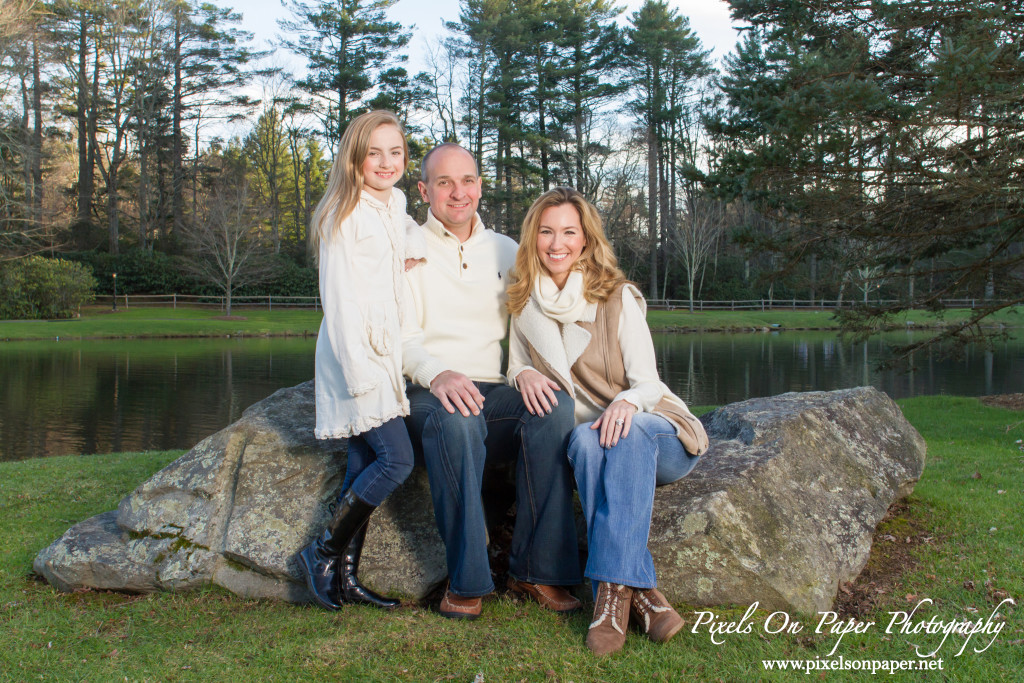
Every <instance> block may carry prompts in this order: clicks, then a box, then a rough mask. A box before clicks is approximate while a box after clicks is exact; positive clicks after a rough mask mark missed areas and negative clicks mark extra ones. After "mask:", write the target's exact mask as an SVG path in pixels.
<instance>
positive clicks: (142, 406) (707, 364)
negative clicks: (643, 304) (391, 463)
mask: <svg viewBox="0 0 1024 683" xmlns="http://www.w3.org/2000/svg"><path fill="white" fill-rule="evenodd" d="M909 335H910V333H898V334H894V335H887V336H878V337H873V338H872V339H870V340H868V341H867V342H866V343H859V344H855V343H852V342H849V341H840V339H839V338H838V337H837V336H836V334H835V333H832V332H772V333H747V334H659V335H655V340H654V342H655V348H656V351H657V354H658V360H659V364H660V372H661V375H662V378H663V379H664V380H665V381H666V383H667V384H668V385H669V386H670V387H671V388H672V389H673V391H675V392H676V393H677V394H679V395H680V396H682V397H683V398H684V399H685V400H686V401H687V402H688V403H690V404H691V405H695V406H705V405H721V404H725V403H732V402H734V401H740V400H743V399H745V398H750V397H755V396H770V395H774V394H779V393H783V392H786V391H809V390H829V389H839V388H846V387H854V386H860V385H865V384H871V385H874V386H876V387H878V388H880V389H882V390H883V391H886V392H887V393H889V395H891V396H893V397H894V398H902V397H906V396H918V395H923V394H955V395H965V396H978V395H985V394H999V393H1010V392H1016V391H1020V388H1021V387H1022V386H1024V342H1022V341H1021V340H1019V339H1014V340H1010V341H1007V342H1001V343H999V344H998V345H997V346H996V348H994V349H993V350H992V351H984V350H981V349H974V348H968V349H965V350H963V351H961V352H959V353H958V354H956V355H954V356H950V357H943V356H941V355H940V354H939V353H938V352H937V351H931V352H920V353H918V354H917V356H916V357H915V359H914V361H915V368H914V369H913V370H911V371H910V372H907V373H900V372H897V371H895V370H893V371H884V372H881V371H878V370H877V369H876V363H877V361H878V360H879V359H880V358H882V357H884V353H885V342H886V341H899V342H904V341H907V340H908V339H910V338H911V337H910V336H909ZM315 343H316V342H315V340H314V339H310V338H269V339H268V338H260V339H186V340H126V341H89V342H50V341H46V342H13V343H11V342H9V343H4V344H2V345H0V460H21V459H24V458H31V457H37V456H48V455H63V454H79V453H81V454H88V453H107V452H119V451H139V450H155V449H171V448H191V447H192V446H193V445H195V444H196V443H197V442H198V441H200V440H201V439H203V438H204V437H206V436H208V435H210V434H212V433H214V432H216V431H217V430H219V429H221V428H223V427H225V426H227V425H228V424H230V423H231V422H233V421H234V420H236V419H238V417H239V416H240V415H241V414H242V411H243V410H245V409H246V408H247V407H248V406H250V405H251V404H253V403H255V402H256V401H259V400H260V399H263V398H265V397H266V396H269V395H270V394H271V393H273V392H274V391H275V390H277V389H279V388H282V387H289V386H293V385H295V384H299V383H300V382H304V381H306V380H308V379H310V378H312V377H313V350H314V346H315Z"/></svg>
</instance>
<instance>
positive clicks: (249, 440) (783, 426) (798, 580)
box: [34, 382, 925, 612]
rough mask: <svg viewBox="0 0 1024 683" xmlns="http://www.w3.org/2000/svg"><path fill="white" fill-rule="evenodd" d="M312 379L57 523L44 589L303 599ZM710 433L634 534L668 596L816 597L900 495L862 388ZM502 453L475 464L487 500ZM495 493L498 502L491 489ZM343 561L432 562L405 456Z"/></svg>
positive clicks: (320, 467)
mask: <svg viewBox="0 0 1024 683" xmlns="http://www.w3.org/2000/svg"><path fill="white" fill-rule="evenodd" d="M313 414H314V405H313V388H312V382H307V383H305V384H301V385H299V386H297V387H294V388H291V389H283V390H281V391H278V392H277V393H275V394H274V395H273V396H271V397H269V398H267V399H266V400H264V401H261V402H260V403H258V404H256V405H254V406H252V407H251V408H249V410H247V411H246V412H245V413H244V414H243V416H242V418H241V419H240V420H239V421H238V422H236V423H235V424H233V425H231V426H229V427H228V428H226V429H224V430H222V431H221V432H218V433H217V434H215V435H213V436H211V437H209V438H208V439H206V440H205V441H203V442H202V443H200V444H199V445H197V446H196V447H195V448H193V449H192V450H191V451H189V452H188V453H186V454H185V455H184V456H182V457H181V458H180V459H178V460H177V461H175V462H174V463H172V464H171V465H169V466H168V467H166V468H165V469H164V470H162V471H160V472H158V473H157V474H156V475H154V476H153V477H152V478H151V479H150V480H149V481H147V482H145V483H143V484H142V485H141V486H139V488H138V489H136V490H135V491H134V492H133V493H132V494H130V495H129V496H127V497H126V498H125V499H124V500H123V501H121V504H120V506H119V508H118V510H117V511H116V512H108V513H105V514H102V515H98V516H96V517H94V518H92V519H89V520H86V521H85V522H82V523H81V524H78V525H76V526H75V527H72V528H71V529H70V530H69V531H68V532H67V533H66V534H65V535H64V536H63V537H61V538H60V539H58V540H57V541H56V542H55V543H53V544H52V545H51V546H49V547H48V548H46V549H44V550H43V551H42V552H40V553H39V555H38V557H37V558H36V561H35V565H34V566H35V570H36V572H38V573H39V574H41V575H43V576H44V577H46V579H47V580H48V581H50V583H51V584H53V585H54V586H56V587H58V588H59V589H61V590H73V589H75V588H82V587H84V588H100V589H113V590H126V591H138V592H143V591H151V590H159V589H165V590H181V589H188V588H193V587H196V586H200V585H205V584H210V583H212V584H216V585H219V586H223V587H224V588H226V589H227V590H229V591H232V592H233V593H236V594H238V595H241V596H245V597H272V598H278V599H282V600H288V601H292V602H303V601H306V600H307V599H308V596H307V593H306V590H305V587H304V585H303V584H301V583H300V582H299V578H298V577H299V574H298V571H297V568H296V565H295V562H294V556H295V553H296V552H297V551H298V550H299V549H300V548H302V547H303V546H304V545H305V544H306V543H308V542H309V540H310V539H311V538H312V537H313V536H314V535H315V534H316V533H317V532H318V531H319V529H320V528H321V526H322V525H323V523H324V522H325V521H326V519H327V515H328V511H327V505H328V503H329V502H330V501H331V500H333V498H334V497H335V495H336V493H337V490H338V488H339V487H340V485H341V480H342V476H343V474H344V466H345V458H344V442H340V441H339V442H320V441H317V440H316V439H315V438H314V436H313V430H312V426H313ZM704 422H705V425H706V426H707V428H708V433H709V435H710V436H711V438H712V446H711V449H710V450H709V451H708V453H707V454H705V455H704V456H703V457H702V458H701V461H700V463H699V464H698V466H697V467H696V468H695V469H694V471H693V472H692V473H691V474H690V475H689V476H688V477H686V478H684V479H682V480H680V481H679V482H676V483H674V484H671V485H669V486H665V487H661V488H659V489H658V490H657V493H656V496H655V507H654V519H653V522H652V527H651V539H650V547H651V550H652V553H653V554H654V559H655V564H656V566H657V568H658V573H659V585H660V587H661V589H662V590H663V591H664V592H665V593H666V595H667V596H668V597H669V598H670V599H671V600H673V601H683V602H689V603H693V604H700V605H712V604H749V603H752V602H754V601H759V602H760V603H761V606H762V607H772V608H775V609H785V610H792V611H798V612H812V611H816V610H819V609H826V608H827V607H829V606H830V605H831V604H832V601H833V599H834V598H835V595H836V591H837V588H838V585H839V582H841V581H845V580H849V579H852V578H854V577H855V576H856V575H857V574H858V573H859V572H860V570H861V568H862V567H863V565H864V563H865V562H866V561H867V557H868V553H869V551H870V547H871V538H872V533H873V532H874V528H875V525H876V524H877V523H878V521H879V520H880V519H881V518H882V516H883V515H884V514H885V511H886V509H887V508H888V507H889V505H891V504H892V503H893V502H894V501H895V500H897V499H898V498H900V497H902V496H905V495H907V494H908V493H909V492H910V491H911V489H912V488H913V484H914V482H916V481H917V479H918V478H919V477H920V474H921V471H922V468H923V466H924V452H925V450H924V442H923V440H922V439H921V437H920V435H918V433H917V432H916V431H915V430H914V428H913V427H911V426H910V424H909V423H908V422H907V421H906V420H905V419H904V418H903V415H902V414H901V413H900V411H899V408H898V407H897V406H896V405H895V404H894V403H893V402H892V401H891V400H890V399H889V398H888V397H887V396H885V394H882V393H880V392H878V391H876V390H874V389H870V388H861V389H852V390H847V391H836V392H816V393H802V394H784V395H782V396H776V397H772V398H762V399H753V400H750V401H744V402H742V403H736V404H733V405H730V406H726V407H725V408H722V409H719V410H717V411H715V412H714V413H711V414H710V415H708V416H705V418H704ZM509 478H510V471H508V470H505V471H498V472H496V473H492V475H491V476H490V477H489V479H488V481H487V482H486V484H485V485H486V486H488V492H487V493H486V494H485V499H487V500H489V501H495V500H497V501H498V502H499V503H501V504H504V503H505V502H507V501H508V500H509V499H508V498H507V497H506V498H505V500H503V501H502V500H500V499H501V498H502V496H501V495H500V494H501V493H502V490H501V489H502V487H503V486H504V488H505V489H506V493H507V488H508V487H507V485H503V483H502V482H505V481H508V480H509ZM500 506H501V505H498V507H500ZM370 524H371V526H370V530H369V533H368V535H367V545H366V548H365V551H364V554H363V562H362V565H361V571H360V577H361V578H362V579H363V580H364V581H365V582H366V583H367V584H368V585H370V586H371V587H373V588H375V589H377V590H379V591H383V592H388V593H391V594H393V595H402V596H406V597H409V598H421V597H423V596H425V595H426V594H427V593H428V592H429V591H430V590H431V588H433V587H434V586H436V585H437V584H439V583H440V582H441V581H443V580H444V578H445V574H446V569H445V562H444V548H443V545H442V543H441V541H440V538H438V536H437V532H436V529H435V526H434V520H433V514H432V507H431V503H430V496H429V488H428V485H427V481H426V475H425V473H424V471H423V470H422V469H421V468H417V469H416V470H414V472H413V475H412V476H411V477H410V478H409V480H408V481H406V483H405V484H403V485H402V487H401V488H399V489H398V490H397V491H396V492H395V493H394V494H393V495H392V496H391V497H390V498H389V499H388V500H387V501H386V502H385V504H384V505H383V506H381V508H380V509H379V510H378V511H377V512H376V513H374V515H373V517H372V518H371V521H370Z"/></svg>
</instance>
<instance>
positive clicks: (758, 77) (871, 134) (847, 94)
mask: <svg viewBox="0 0 1024 683" xmlns="http://www.w3.org/2000/svg"><path fill="white" fill-rule="evenodd" d="M732 4H733V8H734V16H735V17H736V18H738V19H740V20H744V21H747V22H749V23H750V24H751V26H752V27H753V28H754V29H755V30H757V31H758V32H759V33H760V34H761V35H762V36H764V38H765V57H766V59H765V60H764V65H763V67H762V68H759V69H748V70H746V71H744V70H739V69H733V70H732V71H731V74H730V76H731V79H732V81H731V83H727V84H726V93H727V97H728V104H729V106H730V109H731V115H730V118H729V121H728V122H727V124H726V125H725V126H723V127H722V128H721V130H720V133H721V135H723V136H724V137H725V138H726V139H727V141H728V144H729V149H728V151H727V152H726V153H725V154H724V155H723V157H722V164H721V167H720V170H719V171H718V172H717V173H715V174H713V175H712V176H711V177H710V180H711V181H712V183H713V186H714V187H716V188H717V189H718V190H719V191H720V192H721V193H722V195H723V196H726V197H737V196H741V197H745V198H747V199H750V200H753V201H756V202H758V206H759V208H761V209H762V210H763V211H770V212H772V219H773V221H774V222H775V224H776V227H775V233H774V234H773V235H772V236H771V239H770V240H763V241H762V242H761V243H760V244H759V247H761V248H762V249H771V250H772V251H773V252H774V253H775V254H776V255H777V256H778V259H779V268H780V269H793V268H794V267H795V266H796V265H797V264H799V263H800V262H801V261H803V260H804V259H805V258H806V257H807V255H809V254H819V255H822V257H823V258H828V259H830V260H831V261H832V262H833V263H834V266H835V267H834V268H833V270H834V271H835V272H837V273H839V274H841V276H842V277H843V278H844V279H843V280H842V282H843V283H844V284H845V283H847V282H849V283H852V284H854V285H856V286H860V287H861V288H862V289H864V290H866V289H867V288H868V287H870V288H871V289H875V288H876V287H877V286H879V285H882V284H883V283H888V286H889V287H891V292H892V294H894V295H896V296H897V299H898V301H897V303H895V304H891V305H889V304H887V305H873V306H870V307H865V309H864V310H863V311H861V312H860V313H859V314H858V315H855V316H853V317H849V318H848V319H847V322H848V324H849V325H852V326H854V327H857V326H860V325H868V324H871V323H873V322H874V321H875V320H876V319H877V318H878V317H885V316H886V315H888V314H890V313H892V312H894V311H897V310H902V309H904V308H906V307H911V306H936V305H938V301H939V299H940V298H942V297H951V296H965V295H970V296H977V297H979V298H983V297H985V296H986V294H988V295H991V296H993V297H996V296H998V297H1001V298H1002V299H1003V301H1002V302H997V301H995V300H993V301H992V302H991V305H989V306H987V307H986V308H984V309H981V310H978V311H976V312H975V313H974V314H973V315H972V316H971V317H970V318H969V320H968V321H967V322H966V323H964V324H963V325H958V326H955V327H952V328H949V329H947V330H946V331H945V333H944V334H943V335H942V336H956V337H959V338H960V339H961V340H966V339H969V338H971V337H973V336H977V333H978V332H979V328H978V327H977V326H976V324H977V323H978V322H979V321H981V320H982V319H984V317H985V316H986V315H988V314H990V313H991V312H993V311H995V310H998V309H999V308H1001V307H1003V306H1006V305H1011V304H1012V303H1015V302H1019V301H1022V300H1024V282H1022V275H1024V255H1022V249H1021V243H1022V241H1024V239H1022V238H1024V199H1022V197H1024V193H1022V190H1024V187H1022V183H1021V178H1020V174H1019V172H1018V170H1017V169H1019V164H1020V159H1021V158H1022V156H1024V131H1022V129H1021V127H1020V125H1019V108H1020V101H1021V99H1020V98H1021V96H1022V94H1024V58H1022V55H1021V52H1020V49H1019V45H1020V42H1021V39H1022V38H1024V28H1022V26H1024V25H1022V23H1021V21H1020V17H1021V16H1022V14H1024V3H1022V2H1019V1H1017V2H1009V3H999V4H992V3H983V2H977V1H975V0H958V1H953V0H930V1H927V2H921V3H914V4H912V5H908V4H906V3H900V2H877V3H872V4H871V6H870V7H865V6H863V5H862V4H861V3H856V2H837V3H831V4H828V5H823V4H820V3H810V2H797V3H791V2H779V1H775V0H770V1H769V0H761V1H759V0H742V1H741V0H734V1H733V3H732ZM749 52H750V51H749V50H748V53H749ZM736 65H737V66H738V65H739V64H738V63H737V64H736ZM915 279H919V280H921V281H927V282H929V283H930V284H931V286H930V287H928V288H916V287H914V286H913V283H914V281H915ZM893 283H896V284H895V285H894V284H893ZM840 286H843V285H840Z"/></svg>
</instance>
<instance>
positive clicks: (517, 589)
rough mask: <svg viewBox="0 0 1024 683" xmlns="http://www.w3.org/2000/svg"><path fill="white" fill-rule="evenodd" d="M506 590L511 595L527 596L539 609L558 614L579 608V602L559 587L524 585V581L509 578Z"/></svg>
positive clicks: (537, 584)
mask: <svg viewBox="0 0 1024 683" xmlns="http://www.w3.org/2000/svg"><path fill="white" fill-rule="evenodd" d="M508 589H509V590H510V591H512V592H513V593H517V594H519V595H525V596H529V597H531V598H533V599H534V600H536V601H537V602H538V603H539V604H540V606H541V607H544V608H546V609H549V610H552V611H554V612H558V613H559V614H569V613H570V612H575V611H576V610H578V609H579V608H580V601H579V600H577V599H576V598H574V597H573V596H572V594H571V593H569V591H567V590H565V589H564V588H562V587H561V586H545V585H544V584H540V583H526V582H525V581H520V580H518V579H513V578H512V577H509V579H508Z"/></svg>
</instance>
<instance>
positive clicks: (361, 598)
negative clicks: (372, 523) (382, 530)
mask: <svg viewBox="0 0 1024 683" xmlns="http://www.w3.org/2000/svg"><path fill="white" fill-rule="evenodd" d="M368 526H369V522H367V523H366V524H364V525H363V526H362V527H361V528H360V529H359V531H357V532H356V535H355V536H353V537H352V540H351V541H349V544H348V547H346V548H345V552H343V553H342V554H341V560H340V561H339V567H338V593H337V595H336V596H335V597H336V599H337V601H338V602H342V603H352V604H359V605H373V606H374V607H379V608H381V609H395V608H396V607H398V605H399V604H401V603H400V602H399V601H398V600H391V599H390V598H385V597H384V596H382V595H378V594H377V593H374V592H373V591H372V590H370V589H369V588H367V587H366V586H364V585H362V584H361V583H359V579H358V577H356V572H358V571H359V556H360V555H362V554H363V541H364V540H365V539H366V527H368Z"/></svg>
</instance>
